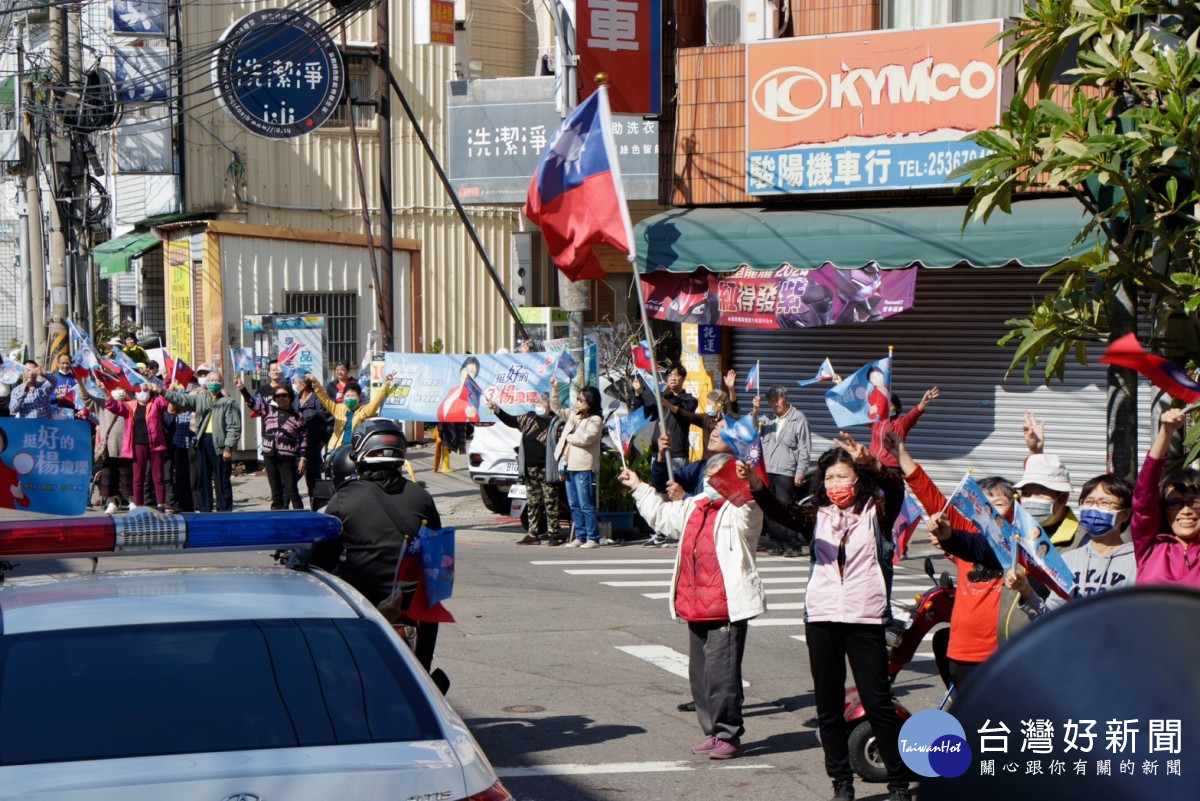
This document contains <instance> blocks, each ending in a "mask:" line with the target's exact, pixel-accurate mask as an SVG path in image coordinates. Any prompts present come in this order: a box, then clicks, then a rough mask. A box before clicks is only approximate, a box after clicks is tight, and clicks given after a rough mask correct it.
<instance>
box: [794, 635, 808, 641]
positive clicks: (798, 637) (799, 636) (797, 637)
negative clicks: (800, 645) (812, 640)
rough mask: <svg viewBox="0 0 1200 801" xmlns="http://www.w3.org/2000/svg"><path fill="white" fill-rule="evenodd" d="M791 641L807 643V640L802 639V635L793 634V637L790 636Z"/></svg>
mask: <svg viewBox="0 0 1200 801" xmlns="http://www.w3.org/2000/svg"><path fill="white" fill-rule="evenodd" d="M792 639H793V640H799V641H800V642H808V640H806V639H804V635H803V634H793V635H792Z"/></svg>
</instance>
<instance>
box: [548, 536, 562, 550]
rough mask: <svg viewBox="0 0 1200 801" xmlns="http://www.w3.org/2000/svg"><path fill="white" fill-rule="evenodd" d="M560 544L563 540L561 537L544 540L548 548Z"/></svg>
mask: <svg viewBox="0 0 1200 801" xmlns="http://www.w3.org/2000/svg"><path fill="white" fill-rule="evenodd" d="M562 544H563V541H562V538H561V537H551V538H550V539H548V540H546V546H547V547H549V548H554V547H557V546H559V545H562Z"/></svg>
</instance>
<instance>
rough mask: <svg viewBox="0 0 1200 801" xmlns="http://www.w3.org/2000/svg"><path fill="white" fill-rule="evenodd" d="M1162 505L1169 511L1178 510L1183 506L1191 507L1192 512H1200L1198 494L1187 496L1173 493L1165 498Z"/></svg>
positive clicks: (1199, 497) (1199, 496)
mask: <svg viewBox="0 0 1200 801" xmlns="http://www.w3.org/2000/svg"><path fill="white" fill-rule="evenodd" d="M1163 505H1164V506H1166V507H1167V511H1169V512H1178V511H1180V510H1182V509H1183V507H1185V506H1189V507H1191V508H1192V511H1194V512H1200V495H1188V496H1187V497H1183V496H1181V495H1173V496H1171V497H1170V498H1167V500H1166V503H1165V504H1163Z"/></svg>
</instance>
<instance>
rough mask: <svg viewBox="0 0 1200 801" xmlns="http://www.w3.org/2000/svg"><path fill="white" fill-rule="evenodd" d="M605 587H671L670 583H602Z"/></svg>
mask: <svg viewBox="0 0 1200 801" xmlns="http://www.w3.org/2000/svg"><path fill="white" fill-rule="evenodd" d="M600 583H601V584H603V585H604V586H605V587H670V586H671V582H669V581H602V582H600Z"/></svg>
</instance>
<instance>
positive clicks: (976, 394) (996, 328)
mask: <svg viewBox="0 0 1200 801" xmlns="http://www.w3.org/2000/svg"><path fill="white" fill-rule="evenodd" d="M918 269H921V273H920V275H919V276H918V278H917V293H916V301H915V306H914V308H913V309H912V310H910V311H907V312H904V313H902V314H898V315H896V316H895V317H892V318H890V319H888V320H883V321H881V322H877V323H867V324H862V325H840V326H830V327H827V328H812V329H806V330H799V331H762V330H754V329H745V328H739V329H734V330H733V335H732V350H733V364H734V366H735V367H736V368H737V370H738V374H739V376H744V375H745V374H746V371H747V370H748V369H749V368H751V367H752V366H753V365H754V363H755V361H760V362H761V371H762V372H761V380H762V384H761V385H762V387H763V391H764V392H765V390H766V388H767V387H769V386H771V385H774V384H781V385H783V386H785V387H787V389H788V397H789V399H790V400H791V402H792V403H793V405H795V406H796V407H798V408H799V409H800V410H801V411H803V412H804V413H805V415H807V417H808V419H809V423H810V425H811V427H812V431H813V449H814V452H816V453H820V452H821V451H823V450H824V449H825V448H827V447H829V446H830V438H832V437H833V436H835V435H836V434H837V431H836V429H835V428H834V425H833V420H832V419H831V418H830V416H829V411H828V409H827V408H826V407H825V398H824V396H825V392H826V390H828V389H829V387H830V384H829V383H824V382H823V383H820V384H814V385H811V386H809V387H799V386H797V385H796V380H797V379H801V378H811V377H812V376H813V375H814V374H815V373H816V370H817V368H818V366H819V365H820V364H821V360H822V359H824V358H825V357H826V356H828V357H829V358H830V360H831V361H832V362H833V366H834V368H835V369H836V370H837V371H838V372H839V373H840V374H841V375H843V376H847V375H849V374H850V373H852V372H854V370H856V369H858V368H859V367H861V366H862V365H863V364H865V363H866V362H868V361H872V360H875V359H879V358H882V357H884V356H886V355H887V349H888V346H889V345H892V346H894V347H895V354H894V357H893V364H892V386H893V389H894V390H895V391H896V392H897V393H898V394H899V395H900V397H901V399H902V400H903V401H904V405H905V409H909V408H912V406H913V405H914V404H915V403H916V402H917V401H919V400H920V399H921V395H922V394H923V393H924V392H925V390H926V389H928V388H929V387H931V386H935V385H936V386H938V387H940V388H941V397H940V398H939V399H938V400H936V401H934V402H933V403H932V404H931V405H930V407H929V409H928V410H927V411H926V412H925V414H924V415H923V416H922V418H921V420H920V422H919V423H918V424H917V426H916V427H915V428H914V429H913V430H912V431H911V432H910V434H909V438H908V443H909V447H910V450H911V451H912V453H913V456H914V457H915V458H916V459H917V461H918V462H920V463H922V464H923V465H924V467H925V468H926V470H927V471H928V472H929V474H930V475H931V476H932V477H933V478H934V480H935V481H936V482H937V483H938V485H939V486H940V487H941V488H942V489H943V490H944V491H946V492H949V491H950V489H951V488H952V487H953V486H954V485H955V484H956V483H957V482H958V480H959V479H961V478H962V475H963V473H964V472H965V471H966V470H967V468H974V471H975V475H976V476H980V477H982V476H989V475H1003V476H1005V477H1006V478H1009V479H1010V480H1013V481H1016V480H1018V479H1019V477H1020V475H1021V469H1022V467H1021V466H1022V463H1023V460H1024V458H1025V455H1026V453H1027V452H1026V449H1025V442H1024V439H1023V438H1022V436H1021V424H1022V422H1023V417H1024V410H1025V409H1029V410H1030V411H1032V412H1034V413H1035V414H1036V415H1037V416H1038V418H1039V419H1041V420H1045V421H1046V440H1047V448H1046V449H1047V452H1053V453H1056V454H1058V455H1060V456H1061V457H1062V459H1063V461H1064V462H1065V463H1066V465H1067V467H1068V468H1069V469H1070V471H1071V480H1072V482H1073V483H1074V485H1075V488H1076V491H1075V492H1074V493H1072V497H1071V500H1072V503H1074V501H1075V500H1076V497H1077V495H1078V489H1079V487H1080V486H1082V484H1083V483H1084V482H1085V481H1087V480H1088V479H1089V478H1091V477H1092V476H1095V475H1097V474H1099V473H1103V472H1105V469H1106V466H1105V465H1106V438H1105V430H1106V426H1105V404H1106V401H1105V368H1104V366H1103V365H1100V364H1097V363H1096V362H1095V359H1096V358H1098V357H1099V355H1100V352H1099V350H1096V351H1095V352H1092V353H1090V354H1089V360H1090V361H1091V364H1089V365H1088V366H1087V367H1081V366H1079V364H1078V363H1076V362H1075V361H1074V360H1073V359H1072V360H1069V361H1068V364H1067V369H1066V381H1064V382H1061V383H1060V382H1058V381H1055V382H1053V383H1052V384H1051V386H1050V387H1045V386H1042V385H1041V384H1040V383H1039V382H1038V378H1039V377H1040V376H1038V375H1034V376H1033V379H1034V382H1035V383H1034V385H1033V386H1029V385H1026V384H1025V380H1024V377H1023V376H1022V375H1021V373H1020V372H1019V371H1016V372H1014V373H1013V375H1012V376H1010V377H1009V378H1008V379H1005V377H1004V373H1005V370H1007V369H1008V364H1009V361H1010V359H1011V358H1012V354H1013V352H1014V349H1013V348H1012V347H1007V348H1000V347H998V346H997V345H996V341H997V340H998V339H1000V337H1001V336H1003V335H1004V333H1005V331H1006V330H1007V329H1006V328H1005V325H1004V322H1005V320H1009V319H1012V318H1015V317H1025V316H1027V314H1028V312H1029V309H1030V301H1031V299H1032V298H1033V297H1035V296H1036V297H1040V296H1042V295H1044V294H1045V292H1046V289H1045V287H1044V286H1043V287H1039V286H1038V284H1037V281H1038V277H1039V276H1040V275H1041V273H1042V271H1041V270H1039V269H1036V268H1035V269H1031V268H1022V267H1019V266H1011V267H1001V268H996V269H981V268H970V267H955V268H952V269H947V270H930V269H925V268H918ZM1150 397H1151V393H1150V391H1149V389H1148V385H1146V384H1144V383H1143V384H1142V385H1141V386H1140V388H1139V396H1138V398H1139V408H1141V409H1148V408H1149V400H1150ZM763 405H764V407H765V405H766V401H765V399H764V402H763ZM1141 417H1142V418H1143V422H1142V425H1141V427H1140V428H1141V431H1140V433H1139V446H1140V447H1141V448H1142V449H1143V450H1144V449H1145V448H1146V447H1148V446H1149V443H1150V439H1149V434H1148V433H1147V432H1148V431H1149V425H1148V422H1147V421H1146V419H1147V418H1149V414H1143V415H1141ZM850 433H851V434H852V435H854V436H855V437H858V438H865V437H866V436H867V433H868V429H867V427H866V426H856V427H855V428H854V429H853V430H851V432H850Z"/></svg>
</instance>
